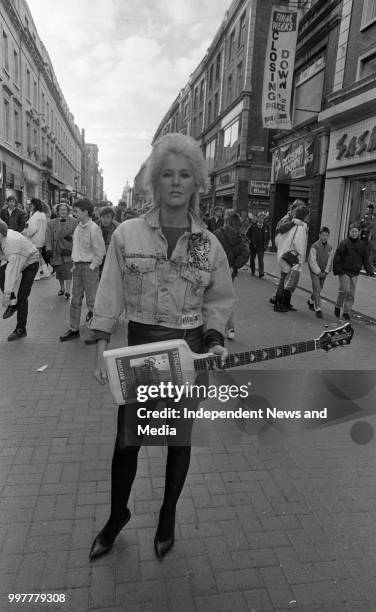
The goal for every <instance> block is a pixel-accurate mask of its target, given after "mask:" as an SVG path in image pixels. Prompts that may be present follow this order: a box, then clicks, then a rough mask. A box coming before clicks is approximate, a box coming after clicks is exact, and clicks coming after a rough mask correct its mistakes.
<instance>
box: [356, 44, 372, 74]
mask: <svg viewBox="0 0 376 612" xmlns="http://www.w3.org/2000/svg"><path fill="white" fill-rule="evenodd" d="M375 73H376V50H375V49H374V50H373V51H370V52H369V53H368V54H367V55H363V56H362V57H360V58H359V64H358V75H357V78H358V80H359V79H364V78H366V77H368V76H370V75H371V74H375Z"/></svg>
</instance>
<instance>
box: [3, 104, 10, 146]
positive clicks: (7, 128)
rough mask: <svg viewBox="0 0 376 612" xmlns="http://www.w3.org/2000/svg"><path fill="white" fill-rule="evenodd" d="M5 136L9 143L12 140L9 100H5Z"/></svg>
mask: <svg viewBox="0 0 376 612" xmlns="http://www.w3.org/2000/svg"><path fill="white" fill-rule="evenodd" d="M4 127H5V130H4V136H5V140H6V141H7V142H9V140H10V104H9V100H6V99H5V98H4Z"/></svg>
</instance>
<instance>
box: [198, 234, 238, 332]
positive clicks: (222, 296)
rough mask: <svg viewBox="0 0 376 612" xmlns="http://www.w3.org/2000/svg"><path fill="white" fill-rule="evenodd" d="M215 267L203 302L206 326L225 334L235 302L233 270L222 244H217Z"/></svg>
mask: <svg viewBox="0 0 376 612" xmlns="http://www.w3.org/2000/svg"><path fill="white" fill-rule="evenodd" d="M216 249H217V250H216V257H215V262H216V263H215V267H214V269H213V272H212V276H211V279H210V283H209V284H208V286H207V288H206V290H205V293H204V297H203V303H202V315H203V319H204V327H205V329H206V330H208V329H216V330H217V331H219V332H220V333H221V334H225V327H226V323H227V321H228V319H229V317H230V315H231V312H232V310H233V308H234V304H235V292H234V286H233V283H232V280H231V270H230V266H229V264H228V261H227V257H226V254H225V252H224V250H223V248H222V246H221V245H220V244H219V243H218V244H217V245H216Z"/></svg>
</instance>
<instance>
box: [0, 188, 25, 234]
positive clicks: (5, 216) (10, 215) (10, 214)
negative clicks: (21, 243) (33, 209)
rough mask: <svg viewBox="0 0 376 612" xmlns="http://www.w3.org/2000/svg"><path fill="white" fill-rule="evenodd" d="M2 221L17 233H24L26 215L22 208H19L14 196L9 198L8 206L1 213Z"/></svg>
mask: <svg viewBox="0 0 376 612" xmlns="http://www.w3.org/2000/svg"><path fill="white" fill-rule="evenodd" d="M0 219H2V220H3V221H5V223H6V224H7V226H8V228H9V229H11V230H14V231H15V232H22V231H23V230H24V229H25V223H26V215H25V213H24V211H23V210H22V209H21V208H18V206H17V201H16V198H15V197H14V196H8V197H7V199H6V205H5V206H4V208H3V209H2V211H1V213H0Z"/></svg>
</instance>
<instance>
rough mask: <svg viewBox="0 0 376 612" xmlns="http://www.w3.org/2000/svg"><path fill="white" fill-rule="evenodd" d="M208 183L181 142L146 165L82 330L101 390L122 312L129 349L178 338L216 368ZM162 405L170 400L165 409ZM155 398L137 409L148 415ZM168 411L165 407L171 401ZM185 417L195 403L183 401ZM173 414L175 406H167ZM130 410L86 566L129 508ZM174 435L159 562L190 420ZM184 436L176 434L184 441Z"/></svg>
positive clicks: (218, 340)
mask: <svg viewBox="0 0 376 612" xmlns="http://www.w3.org/2000/svg"><path fill="white" fill-rule="evenodd" d="M207 184H208V176H207V170H206V165H205V160H204V158H203V155H202V152H201V149H200V147H199V145H198V143H197V142H196V141H195V140H193V139H192V138H190V137H189V136H184V135H182V134H167V135H166V136H163V137H162V138H161V139H160V140H158V141H157V142H156V143H155V145H154V146H153V150H152V153H151V155H150V157H149V159H148V161H147V164H146V186H147V188H148V190H149V192H150V193H151V196H152V199H153V203H154V206H153V207H152V208H151V209H150V210H148V211H147V212H146V213H145V214H144V215H141V216H140V217H138V218H135V219H129V220H128V221H126V222H125V223H122V224H121V225H120V226H119V227H118V228H116V230H115V231H114V233H113V236H112V240H111V243H110V246H109V249H108V252H107V257H106V261H105V265H104V268H103V273H102V277H101V281H100V284H99V287H98V291H97V296H96V300H95V306H94V317H93V320H92V322H91V325H90V327H91V328H92V329H93V330H95V337H96V340H97V348H96V364H95V370H94V377H95V378H96V379H97V380H98V382H100V383H101V384H105V383H106V382H107V373H106V369H105V365H104V360H103V350H104V349H105V348H106V345H107V342H108V341H109V339H110V334H111V332H112V331H113V330H114V328H115V325H116V321H117V319H118V318H119V316H120V314H121V313H122V311H123V310H125V311H126V313H127V316H128V320H129V324H128V344H129V345H137V344H143V343H149V342H156V341H161V340H172V339H180V338H184V339H185V340H186V342H187V343H188V345H189V346H190V348H191V350H192V351H194V352H196V353H203V352H205V351H210V352H212V353H214V354H216V355H219V356H220V357H221V360H222V361H223V362H224V360H225V359H226V356H227V350H226V349H225V348H224V333H225V325H226V321H227V320H228V318H229V316H230V313H231V311H232V307H233V304H234V294H233V287H232V282H231V273H230V268H229V265H228V263H227V257H226V254H225V252H224V251H223V249H222V247H221V245H220V244H219V242H218V240H217V239H216V238H215V236H213V235H212V234H211V233H210V232H208V231H207V229H206V227H205V225H204V224H203V222H202V221H201V219H200V218H199V217H198V215H197V211H198V201H199V191H200V189H202V190H204V189H206V187H207ZM167 401H168V400H167ZM157 402H158V399H155V400H150V401H149V402H147V403H145V404H143V405H144V406H145V408H147V409H148V410H152V409H155V407H156V405H157ZM170 402H171V400H170ZM183 402H184V403H182V404H180V405H181V407H182V406H183V405H184V406H185V407H186V406H187V405H188V404H189V407H190V409H194V408H195V407H197V405H198V401H197V400H191V399H189V400H187V399H186V398H183ZM173 407H174V408H177V409H178V408H179V403H175V402H173ZM136 411H137V404H135V405H127V407H126V408H125V406H119V410H118V421H117V436H116V443H115V449H114V454H113V459H112V471H111V512H110V516H109V519H108V521H107V523H106V525H105V526H104V528H103V529H102V530H101V531H100V533H99V534H98V535H97V537H96V538H95V540H94V542H93V545H92V548H91V551H90V559H94V558H96V557H99V556H101V555H103V554H105V553H107V552H108V551H109V550H111V548H112V545H113V543H114V541H115V539H116V537H117V535H118V533H119V532H120V531H121V529H122V528H123V527H124V525H125V524H126V523H127V522H128V521H129V519H130V516H131V513H130V511H129V509H128V506H127V504H128V500H129V496H130V492H131V488H132V484H133V481H134V478H135V476H136V470H137V458H138V453H139V450H140V446H141V444H142V441H143V440H142V436H139V435H137V433H136V431H137V426H138V424H141V425H142V426H143V427H144V426H145V425H146V424H147V423H148V420H147V419H141V420H139V419H138V417H137V416H136ZM168 424H169V425H171V426H172V427H174V428H176V431H177V435H176V436H168V441H167V444H168V451H167V465H166V475H165V491H164V498H163V503H162V507H161V510H160V513H159V521H158V527H157V531H156V535H155V539H154V549H155V553H156V555H157V557H158V558H162V557H163V556H164V555H165V554H166V553H167V552H168V551H169V550H170V548H171V547H172V546H173V543H174V530H175V510H176V504H177V502H178V499H179V496H180V493H181V491H182V489H183V486H184V482H185V479H186V476H187V473H188V468H189V463H190V455H191V429H192V424H193V422H192V421H189V422H188V423H187V422H186V423H185V429H184V428H183V431H182V423H181V421H180V420H179V419H173V418H172V419H169V420H168ZM182 434H183V435H182Z"/></svg>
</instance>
